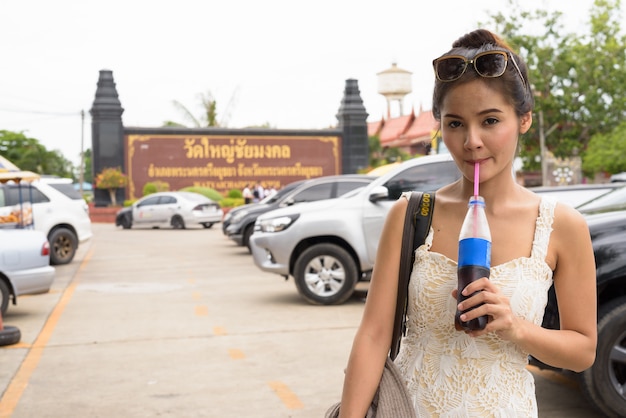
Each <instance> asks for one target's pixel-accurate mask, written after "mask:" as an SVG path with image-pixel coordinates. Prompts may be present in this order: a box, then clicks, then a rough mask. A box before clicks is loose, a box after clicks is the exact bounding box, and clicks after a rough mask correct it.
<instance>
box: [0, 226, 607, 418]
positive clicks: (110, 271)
mask: <svg viewBox="0 0 626 418" xmlns="http://www.w3.org/2000/svg"><path fill="white" fill-rule="evenodd" d="M93 229H94V238H93V240H92V241H91V242H90V243H89V244H88V245H86V246H83V247H82V248H81V249H80V251H79V253H78V254H77V257H76V259H75V261H74V262H73V263H72V264H70V265H68V266H61V267H58V268H57V276H56V279H55V283H54V286H53V290H52V291H51V292H50V293H48V294H45V295H37V296H31V297H23V298H20V299H19V301H18V305H17V306H10V307H9V311H8V313H7V315H6V316H5V318H4V323H5V324H7V325H14V326H17V327H18V328H20V330H21V332H22V341H21V342H20V343H19V344H17V345H14V346H8V347H0V364H1V365H2V367H0V395H1V398H0V417H13V418H35V417H37V418H45V417H54V418H57V417H154V416H161V417H259V418H263V417H268V418H276V417H310V418H319V417H322V416H323V413H324V411H325V410H326V408H327V407H328V406H329V405H330V404H331V403H332V402H335V401H336V400H337V399H338V397H339V394H340V391H341V384H342V379H343V368H344V366H345V363H346V360H347V357H348V352H349V350H350V346H351V342H352V337H353V335H354V332H355V330H356V327H357V325H358V322H359V320H360V316H361V312H362V308H363V302H362V299H361V298H359V297H355V298H353V299H352V300H350V301H349V302H348V303H347V304H345V305H341V306H330V307H320V306H312V305H309V304H307V303H305V302H303V301H302V300H301V299H300V298H299V297H298V296H297V293H296V291H295V287H294V285H293V282H292V281H289V282H285V281H283V280H282V279H281V278H280V277H278V276H274V275H270V274H268V273H263V272H261V271H260V270H258V269H257V268H256V267H255V266H254V264H253V261H252V258H251V256H250V255H249V254H248V252H247V250H246V249H242V248H239V247H236V246H234V244H233V243H232V242H231V241H229V240H228V239H226V238H225V237H224V236H223V235H222V232H221V229H220V228H219V226H216V227H214V228H213V229H209V230H206V229H190V230H183V231H181V230H134V229H133V230H130V231H128V230H121V229H115V227H114V226H113V225H111V224H94V225H93ZM532 371H533V373H534V374H535V376H536V381H537V393H538V402H539V408H540V414H539V415H540V417H542V418H545V417H555V418H556V417H568V418H572V417H574V418H576V417H586V418H588V417H599V416H601V415H599V414H597V413H595V412H594V411H593V409H591V407H590V406H589V405H588V404H587V403H586V401H585V400H584V398H583V397H582V394H581V393H580V392H579V390H578V388H577V386H576V383H575V381H574V380H572V379H569V378H567V377H564V376H561V375H559V374H555V373H552V372H539V371H537V370H534V369H533V370H532Z"/></svg>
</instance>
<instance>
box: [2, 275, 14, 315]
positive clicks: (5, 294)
mask: <svg viewBox="0 0 626 418" xmlns="http://www.w3.org/2000/svg"><path fill="white" fill-rule="evenodd" d="M10 298H11V293H9V285H8V284H6V282H5V281H4V280H3V279H0V315H4V314H5V313H6V311H7V309H8V307H9V299H10Z"/></svg>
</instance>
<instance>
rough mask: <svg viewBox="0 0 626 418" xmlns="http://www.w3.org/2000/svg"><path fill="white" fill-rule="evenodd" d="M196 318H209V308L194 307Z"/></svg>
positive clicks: (202, 306) (203, 306)
mask: <svg viewBox="0 0 626 418" xmlns="http://www.w3.org/2000/svg"><path fill="white" fill-rule="evenodd" d="M196 316H209V308H208V307H206V306H205V305H196Z"/></svg>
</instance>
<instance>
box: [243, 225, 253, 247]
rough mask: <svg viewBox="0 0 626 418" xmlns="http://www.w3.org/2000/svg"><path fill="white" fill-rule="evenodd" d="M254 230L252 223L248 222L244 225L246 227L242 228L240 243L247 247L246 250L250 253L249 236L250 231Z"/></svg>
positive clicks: (250, 234)
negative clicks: (248, 223)
mask: <svg viewBox="0 0 626 418" xmlns="http://www.w3.org/2000/svg"><path fill="white" fill-rule="evenodd" d="M253 232H254V224H253V223H252V224H250V225H248V226H246V229H244V230H243V241H242V244H243V245H244V246H245V247H248V252H249V253H250V254H252V248H250V236H252V233H253Z"/></svg>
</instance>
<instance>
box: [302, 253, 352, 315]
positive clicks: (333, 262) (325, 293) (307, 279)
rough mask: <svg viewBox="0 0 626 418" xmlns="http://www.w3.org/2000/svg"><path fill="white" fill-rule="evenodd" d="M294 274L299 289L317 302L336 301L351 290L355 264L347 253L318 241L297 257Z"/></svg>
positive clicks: (349, 294)
mask: <svg viewBox="0 0 626 418" xmlns="http://www.w3.org/2000/svg"><path fill="white" fill-rule="evenodd" d="M294 277H295V282H296V287H297V289H298V292H299V293H300V295H301V296H302V297H304V299H306V300H307V301H309V302H311V303H314V304H319V305H337V304H341V303H343V302H345V301H346V300H348V298H349V297H350V296H351V295H352V293H353V292H354V287H355V286H356V282H357V266H356V263H355V262H354V259H353V258H352V257H351V256H350V254H349V253H348V252H347V251H346V250H344V249H343V248H341V247H339V246H338V245H334V244H317V245H314V246H312V247H310V248H308V249H307V250H305V251H304V252H303V253H302V254H301V255H300V256H299V257H298V260H297V261H296V264H295V266H294Z"/></svg>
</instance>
